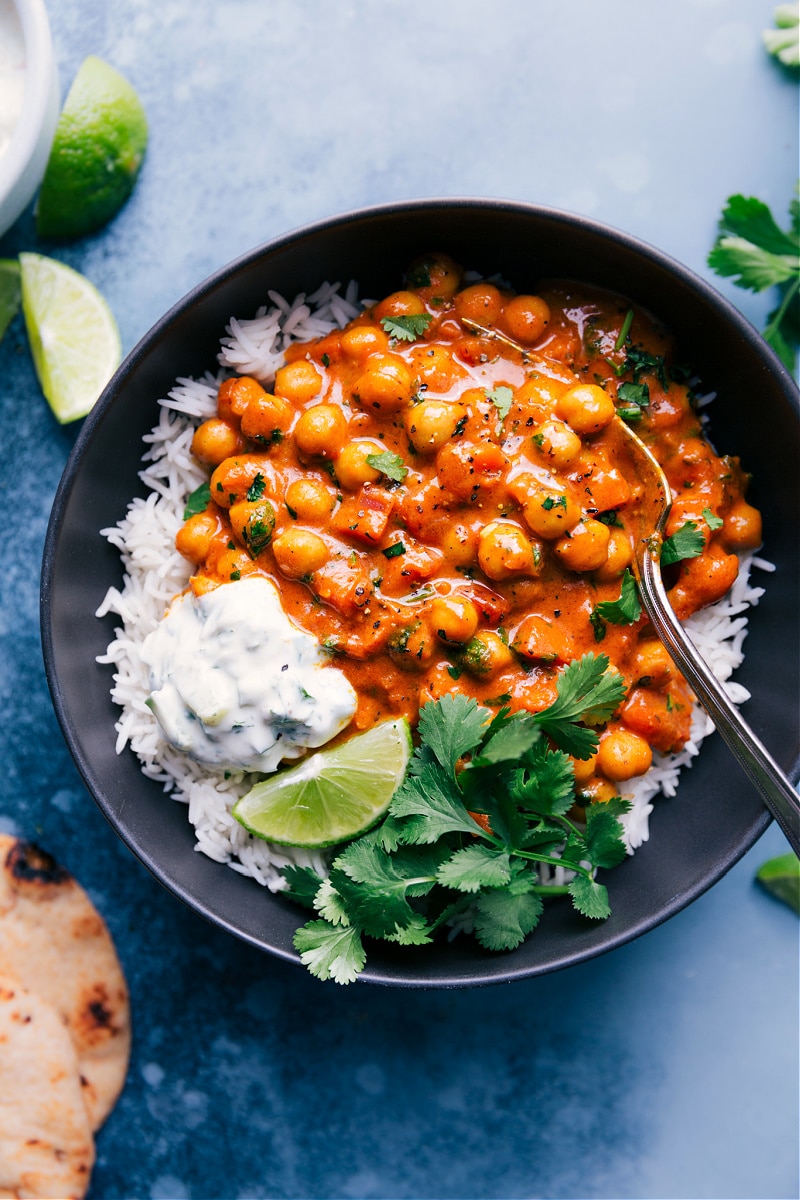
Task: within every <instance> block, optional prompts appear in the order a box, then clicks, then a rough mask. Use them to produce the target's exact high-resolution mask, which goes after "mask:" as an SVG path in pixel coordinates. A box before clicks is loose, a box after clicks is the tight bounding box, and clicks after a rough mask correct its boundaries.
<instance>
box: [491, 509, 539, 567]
mask: <svg viewBox="0 0 800 1200" xmlns="http://www.w3.org/2000/svg"><path fill="white" fill-rule="evenodd" d="M540 560H541V552H540V550H539V548H538V547H537V546H534V545H532V544H531V542H530V541H529V540H528V538H527V537H526V536H525V534H524V533H523V531H522V530H521V529H520V527H519V525H512V524H511V522H510V521H492V523H491V524H490V525H487V526H486V528H485V529H484V530H483V532H482V533H481V535H480V537H479V539H478V563H479V564H480V568H481V570H482V571H483V573H484V575H488V576H489V578H490V579H494V580H501V579H509V578H511V576H512V575H533V574H535V572H536V568H537V567H538V565H539V562H540Z"/></svg>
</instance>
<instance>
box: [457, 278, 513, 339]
mask: <svg viewBox="0 0 800 1200" xmlns="http://www.w3.org/2000/svg"><path fill="white" fill-rule="evenodd" d="M455 308H456V312H457V313H458V315H459V317H462V318H463V319H464V320H467V321H475V322H476V324H478V325H482V326H484V328H486V329H490V328H491V327H492V326H493V325H496V324H497V322H498V320H499V319H500V314H501V313H502V311H503V297H502V295H501V294H500V291H499V289H498V288H496V287H495V286H494V284H493V283H473V284H471V286H470V287H465V288H464V290H463V291H462V292H459V293H458V295H457V296H456V297H455Z"/></svg>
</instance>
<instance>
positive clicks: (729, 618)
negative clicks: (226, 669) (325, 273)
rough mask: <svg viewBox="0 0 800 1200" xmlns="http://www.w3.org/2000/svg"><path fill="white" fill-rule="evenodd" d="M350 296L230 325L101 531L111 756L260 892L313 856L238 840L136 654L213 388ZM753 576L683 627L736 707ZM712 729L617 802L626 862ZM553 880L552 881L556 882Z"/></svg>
mask: <svg viewBox="0 0 800 1200" xmlns="http://www.w3.org/2000/svg"><path fill="white" fill-rule="evenodd" d="M357 292H358V290H357V285H356V284H355V283H350V284H349V285H348V286H347V287H346V289H345V290H344V293H343V294H342V293H341V291H340V285H339V284H330V283H324V284H323V285H322V286H321V287H320V288H318V289H317V290H316V291H315V292H314V293H312V294H311V295H309V296H306V295H304V294H301V295H299V296H297V297H296V298H295V299H294V301H292V302H287V301H286V300H285V299H284V298H283V297H282V296H279V295H278V294H277V293H276V292H268V298H269V300H270V305H265V306H264V307H262V308H260V309H259V310H258V311H257V313H256V314H255V316H254V317H253V318H251V319H246V320H245V319H237V318H234V319H232V320H231V321H230V324H229V325H228V326H227V328H226V331H225V336H224V337H223V338H222V340H221V349H220V352H219V355H218V361H219V364H220V370H219V372H218V373H217V374H216V375H213V374H211V373H206V374H205V375H204V376H203V377H202V378H201V379H178V380H177V381H176V383H175V386H174V387H173V388H172V389H171V391H170V392H169V394H168V396H166V397H165V398H164V399H162V400H160V401H159V404H160V412H159V419H158V423H157V424H156V426H155V427H154V428H153V430H152V431H151V432H150V433H149V434H147V435H146V436H145V439H144V441H145V443H146V447H147V448H146V450H145V453H144V454H143V458H142V461H143V464H144V465H143V469H142V471H141V472H140V477H141V479H142V482H143V483H144V485H145V487H146V488H147V490H148V494H147V496H146V497H145V498H144V499H142V498H136V499H134V500H133V501H132V502H131V504H130V506H129V508H128V512H127V514H126V516H125V517H124V518H123V520H121V521H120V522H119V523H118V524H117V525H115V526H113V527H112V528H109V529H104V530H102V531H101V532H102V534H103V536H105V537H106V538H107V539H108V541H109V542H110V543H111V544H112V545H113V546H115V547H116V548H117V549H118V551H119V553H120V556H121V560H122V564H123V568H124V578H123V584H122V588H121V589H118V588H110V589H109V591H108V593H107V595H106V596H105V599H104V600H103V603H102V604H101V606H100V608H99V609H98V611H97V616H98V617H103V616H105V615H106V614H109V613H113V614H114V615H115V616H117V617H119V618H120V621H121V625H120V626H119V627H118V628H116V629H115V635H114V639H113V641H112V642H111V643H110V645H109V646H108V649H107V651H106V653H105V654H104V655H102V656H101V657H100V658H99V659H98V662H101V663H107V664H109V665H111V666H113V667H114V676H113V687H112V689H111V695H112V698H113V700H114V702H115V703H116V704H117V705H119V707H120V709H121V715H120V717H119V719H118V721H117V723H116V733H117V739H116V750H117V753H119V754H121V753H123V752H124V751H125V750H126V748H130V750H131V751H132V752H133V753H134V754H135V755H136V756H137V757H138V759H139V761H140V763H141V767H142V771H143V773H144V774H145V775H146V776H147V778H149V779H153V780H154V781H156V782H157V783H159V784H161V785H162V787H163V788H164V790H165V792H167V793H169V794H170V795H171V796H172V798H173V799H174V800H177V801H179V802H181V803H183V804H185V805H187V808H188V817H189V820H190V822H191V824H192V826H193V827H194V831H195V837H196V844H195V849H196V850H198V851H200V852H201V853H203V854H206V855H208V857H209V858H212V859H214V860H215V861H216V862H219V863H225V864H227V865H228V866H230V867H231V868H232V870H234V871H238V872H239V873H241V874H243V875H247V876H250V877H252V878H253V879H255V880H256V881H257V882H258V883H260V884H262V885H264V886H266V887H267V888H269V889H270V890H271V891H279V890H280V889H281V888H282V886H283V878H282V875H281V873H280V871H281V867H282V866H284V865H286V864H287V863H290V862H293V863H297V864H299V865H301V866H311V867H313V868H314V869H315V870H317V871H318V872H320V873H323V872H324V871H325V863H324V861H323V860H322V858H321V856H320V855H318V854H313V853H309V852H307V851H303V850H298V849H294V850H293V849H287V848H286V847H275V846H271V845H269V844H268V843H266V842H264V841H262V840H260V839H258V838H254V837H252V836H251V835H250V834H248V833H247V832H246V831H245V830H244V828H243V827H242V826H241V825H240V824H239V822H238V821H237V820H236V819H235V818H234V817H233V816H232V814H231V810H232V808H233V805H234V804H235V802H236V800H237V799H238V798H239V797H240V796H241V795H243V794H244V792H245V791H247V790H248V789H249V787H250V786H251V784H252V778H251V777H248V776H247V775H245V774H243V773H233V774H231V773H224V772H221V771H216V772H215V771H212V770H209V769H208V768H206V767H202V766H200V765H199V764H198V763H195V762H193V761H192V760H190V759H187V758H186V757H185V756H184V755H182V754H180V753H179V752H178V751H177V750H174V749H173V748H172V747H171V746H170V745H168V744H167V743H166V742H165V741H164V740H163V738H162V737H161V736H160V730H159V727H158V724H157V722H156V720H155V717H154V716H153V714H152V713H151V712H150V710H149V708H148V707H147V705H146V703H145V701H146V699H147V696H148V694H149V690H150V689H149V680H148V671H147V668H146V667H145V666H144V664H143V663H142V661H141V657H140V653H139V651H140V647H141V644H142V642H143V641H144V639H145V637H146V636H147V634H148V633H149V632H150V631H151V629H153V628H154V627H155V625H156V624H157V623H158V621H159V620H160V619H161V617H162V616H163V614H164V611H165V609H166V608H167V606H168V605H169V603H170V601H171V600H172V599H173V597H174V596H175V595H177V594H178V593H179V592H181V591H182V590H183V589H184V588H185V587H186V586H187V584H188V581H189V576H190V574H191V567H190V565H189V563H188V562H187V561H186V559H184V558H183V557H182V556H181V555H180V554H178V552H177V551H176V549H175V535H176V533H177V532H178V530H179V528H180V527H181V525H182V524H183V510H184V505H185V502H186V498H187V496H188V495H189V494H190V493H191V492H192V491H194V490H195V489H196V488H197V487H199V486H200V484H202V483H203V482H204V481H205V479H206V475H205V473H204V471H203V469H202V467H201V466H200V465H199V464H198V463H197V462H196V461H195V460H194V459H193V458H192V454H191V441H192V436H193V433H194V430H195V428H196V426H197V425H198V424H200V422H201V421H203V420H205V419H207V418H208V417H210V416H212V415H214V414H215V412H216V400H217V389H218V386H219V382H220V380H221V379H223V378H225V377H226V376H227V375H229V374H231V373H237V374H248V375H252V376H254V377H255V378H257V379H259V380H260V381H261V382H267V381H269V380H271V379H272V378H273V376H274V374H275V371H276V370H277V369H278V368H279V367H280V366H281V365H282V364H283V361H284V352H285V350H286V347H287V346H288V345H289V344H290V343H291V342H293V341H297V340H299V341H308V340H310V339H311V338H316V337H321V336H324V335H325V334H326V333H329V332H330V331H331V330H332V329H333V328H337V327H338V328H343V327H344V326H345V325H346V324H347V323H348V322H349V321H351V320H352V319H353V318H354V317H355V316H357V314H358V312H359V311H360V308H361V306H360V305H359V302H358V298H357ZM752 568H758V569H760V570H763V571H771V570H772V569H773V568H772V566H771V565H770V564H769V563H767V562H764V561H763V560H762V559H760V558H758V557H755V556H748V557H746V558H743V559H742V561H741V565H740V571H739V576H738V579H737V581H736V583H735V584H734V586H733V588H732V589H731V591H730V593H729V594H728V595H727V596H725V597H724V598H723V599H722V600H720V601H719V602H718V603H716V604H714V605H712V606H711V607H709V608H706V609H703V610H701V611H700V612H699V613H696V614H695V615H694V616H693V617H691V618H690V620H689V622H688V623H687V628H688V630H689V632H690V634H691V637H692V639H693V640H694V642H695V644H696V645H697V647H698V649H699V650H700V652H701V654H702V655H703V656H704V657H705V658H706V660H707V661H708V663H709V664H710V665H711V667H712V669H713V670H714V672H715V674H716V675H717V677H718V678H719V679H720V680H722V681H724V682H725V683H726V686H727V690H728V692H729V694H730V696H731V699H732V700H734V702H735V703H737V704H741V703H742V702H743V701H745V700H746V699H747V698H748V693H747V691H746V689H745V688H743V687H742V686H741V684H738V683H735V682H733V681H732V679H731V676H732V674H733V672H734V671H735V669H736V668H737V667H738V666H739V665H740V664H741V662H742V660H743V657H744V654H743V649H742V647H743V642H744V638H745V636H746V633H747V616H746V613H747V611H748V609H749V608H751V607H752V606H753V605H755V604H757V603H758V600H759V598H760V597H761V596H762V595H763V589H762V588H760V587H754V586H753V585H752V584H751V583H750V571H751V569H752ZM712 730H713V724H712V722H711V720H710V718H709V717H708V716H707V715H706V714H705V713H704V711H703V710H702V709H701V708H700V707H699V705H698V706H696V707H695V712H694V715H693V720H692V728H691V735H690V739H689V741H688V742H687V744H686V746H685V747H684V749H683V750H682V751H681V752H680V753H679V754H675V755H658V754H656V755H655V756H654V762H653V766H652V768H651V769H650V771H648V773H647V774H646V775H644V776H642V777H640V778H638V779H634V780H631V781H630V783H629V784H628V785H627V788H628V790H627V791H626V792H625V795H626V798H627V799H629V800H630V801H631V802H632V807H631V811H630V812H629V813H628V814H626V816H625V817H624V818H623V823H624V826H625V838H626V842H627V845H628V850H629V852H630V853H632V852H633V851H634V850H635V849H637V848H638V847H639V846H640V845H641V844H642V843H643V842H645V841H646V840H647V838H648V823H649V816H650V813H651V812H652V811H653V803H652V802H653V799H654V798H655V797H656V796H657V795H658V794H659V793H661V794H663V795H664V796H673V795H674V794H675V791H676V788H677V785H678V777H679V775H680V772H681V770H682V769H683V768H684V767H688V766H691V763H692V761H693V759H694V758H695V757H696V756H697V754H698V753H699V750H700V744H701V742H702V741H703V739H704V738H705V737H706V736H707V735H708V734H709V733H710V732H711V731H712ZM559 871H560V868H559V869H557V870H556V872H555V882H560V878H559Z"/></svg>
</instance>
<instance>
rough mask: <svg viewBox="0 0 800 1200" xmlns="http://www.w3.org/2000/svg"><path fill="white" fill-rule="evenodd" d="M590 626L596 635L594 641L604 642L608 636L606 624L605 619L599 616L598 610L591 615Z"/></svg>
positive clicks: (593, 610) (594, 610)
mask: <svg viewBox="0 0 800 1200" xmlns="http://www.w3.org/2000/svg"><path fill="white" fill-rule="evenodd" d="M589 624H590V625H591V627H592V632H593V633H594V640H595V641H596V642H602V640H603V638H604V637H605V636H606V623H605V621H604V620H603V618H602V617H601V616H599V615H598V613H597V610H596V609H594V608H593V609H592V611H591V612H590V613H589Z"/></svg>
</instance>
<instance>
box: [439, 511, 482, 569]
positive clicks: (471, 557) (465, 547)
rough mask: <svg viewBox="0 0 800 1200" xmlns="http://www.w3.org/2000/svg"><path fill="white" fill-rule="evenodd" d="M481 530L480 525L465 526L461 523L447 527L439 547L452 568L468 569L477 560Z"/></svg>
mask: <svg viewBox="0 0 800 1200" xmlns="http://www.w3.org/2000/svg"><path fill="white" fill-rule="evenodd" d="M481 528H482V526H481V525H465V524H463V522H461V521H457V522H455V523H454V524H452V525H448V527H447V530H446V532H445V533H444V535H443V537H442V540H441V547H442V550H443V551H444V554H445V557H446V558H447V560H448V562H450V563H452V565H453V566H454V567H470V566H472V564H473V563H474V562H475V561H476V560H477V557H478V537H479V536H480V529H481Z"/></svg>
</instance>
